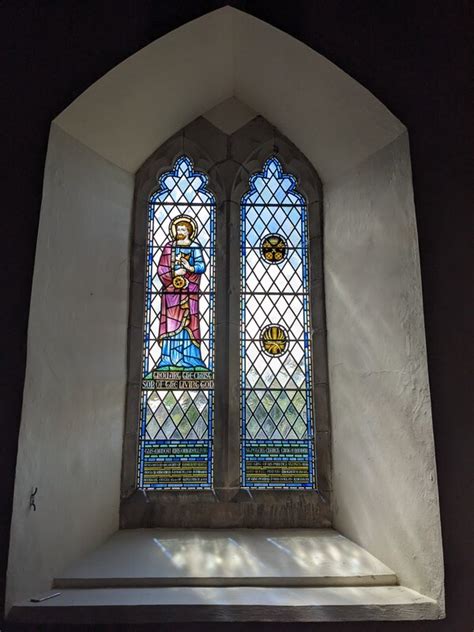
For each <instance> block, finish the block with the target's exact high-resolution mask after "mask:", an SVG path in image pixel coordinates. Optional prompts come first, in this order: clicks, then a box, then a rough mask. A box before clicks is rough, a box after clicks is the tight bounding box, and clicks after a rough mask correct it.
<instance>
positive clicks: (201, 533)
mask: <svg viewBox="0 0 474 632" xmlns="http://www.w3.org/2000/svg"><path fill="white" fill-rule="evenodd" d="M397 584H398V580H397V577H396V575H395V573H394V572H393V571H392V570H391V569H389V568H388V567H387V566H385V564H383V563H382V562H380V561H379V560H377V559H376V558H375V557H374V556H372V555H371V554H370V553H368V552H367V551H365V550H364V549H362V548H361V547H359V546H357V545H356V544H354V543H353V542H351V541H350V540H348V539H347V538H345V537H344V536H342V535H340V534H339V533H337V532H336V531H334V530H332V529H275V530H269V529H213V530H211V529H199V530H188V529H183V530H180V529H173V530H168V529H136V530H123V531H119V532H117V533H116V534H114V535H113V536H112V537H111V538H110V539H109V540H108V541H107V542H106V543H105V544H104V545H102V546H101V547H100V548H99V549H97V550H96V551H94V552H93V553H91V554H90V555H88V556H86V557H84V558H83V559H82V560H80V561H79V562H78V563H76V564H74V565H72V566H71V567H70V568H68V569H66V571H65V572H64V573H62V574H61V575H59V576H57V577H56V578H55V580H54V582H53V592H52V593H51V594H53V593H54V592H59V593H60V594H59V595H58V596H55V597H52V598H50V599H46V600H45V601H40V602H32V601H29V600H27V601H24V602H20V603H18V604H15V605H14V607H13V608H12V610H11V611H10V614H9V617H8V618H9V620H10V621H12V622H21V623H51V624H67V623H79V622H80V623H84V624H87V623H91V624H92V623H95V624H99V623H109V624H110V623H112V624H114V623H155V622H156V623H158V622H163V621H175V622H179V621H217V620H219V621H222V620H227V621H264V620H265V621H356V620H359V621H360V620H380V621H382V620H416V619H436V618H439V617H440V609H439V607H438V604H437V603H436V602H435V601H434V600H432V599H430V598H428V597H425V596H423V595H421V594H419V593H417V592H415V591H414V590H411V589H409V588H406V587H403V586H399V585H397Z"/></svg>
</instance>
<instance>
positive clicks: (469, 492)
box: [0, 0, 474, 632]
mask: <svg viewBox="0 0 474 632" xmlns="http://www.w3.org/2000/svg"><path fill="white" fill-rule="evenodd" d="M225 4H232V5H233V6H235V7H237V8H239V9H242V10H245V11H248V12H249V13H251V14H253V15H255V16H256V17H259V18H261V19H264V20H266V21H267V22H269V23H270V24H272V25H273V26H276V27H277V28H280V29H282V30H284V31H286V32H287V33H289V34H290V35H293V36H294V37H296V38H298V39H300V40H302V41H303V42H305V43H306V44H308V45H309V46H311V47H312V48H314V49H315V50H317V51H318V52H320V53H321V54H323V55H325V56H326V57H327V58H328V59H330V60H331V61H332V62H334V63H335V64H337V65H338V66H339V67H340V68H342V69H343V70H344V71H345V72H347V73H348V74H350V75H351V76H352V77H354V78H355V79H356V80H357V81H359V82H360V83H362V85H364V86H365V87H366V88H368V89H369V90H370V91H371V92H373V93H374V94H375V96H376V97H377V98H378V99H380V101H382V102H383V103H384V104H385V105H386V106H387V107H388V108H389V109H390V110H391V111H392V112H393V113H394V114H395V115H396V116H397V117H398V118H399V119H400V120H401V121H402V122H403V123H404V124H405V125H406V126H407V127H408V130H409V133H410V142H411V154H412V166H413V177H414V192H415V203H416V212H417V222H418V233H419V243H420V254H421V271H422V282H423V298H424V310H425V326H426V335H427V347H428V363H429V373H430V384H431V398H432V406H433V422H434V432H435V441H436V449H437V465H438V475H439V491H440V500H441V516H442V528H443V541H444V553H445V565H446V606H447V613H448V614H447V619H446V620H445V621H439V622H423V623H383V624H382V623H379V624H377V623H370V624H366V623H353V624H341V623H338V624H320V625H318V630H321V631H324V630H338V631H339V630H341V631H342V632H344V631H345V630H347V631H349V630H351V631H358V632H375V631H378V630H403V631H404V632H412V631H415V630H429V631H431V630H432V631H433V632H437V631H440V632H441V631H443V632H457V631H458V630H459V632H464V631H466V632H468V631H470V630H472V629H473V628H474V608H473V599H472V592H473V587H474V582H473V577H474V553H473V551H474V524H473V522H474V521H473V510H472V506H473V504H474V503H473V498H474V493H473V492H474V486H473V474H472V461H473V459H472V450H473V442H472V438H473V431H472V413H471V411H472V410H473V406H472V403H473V402H472V390H473V389H472V387H471V385H470V379H469V378H470V375H469V374H470V372H471V373H472V368H471V371H470V362H469V360H470V356H472V344H471V345H470V343H471V341H472V339H473V335H472V327H471V322H472V290H471V288H472V285H473V283H472V281H473V279H472V272H471V270H472V267H473V261H472V254H471V252H472V247H471V248H470V245H471V243H472V237H471V238H470V235H472V234H473V230H472V228H473V227H472V223H473V222H472V216H473V212H472V208H473V205H472V203H473V201H474V200H473V197H474V196H473V190H472V182H473V181H474V178H473V176H474V174H473V169H472V165H473V162H474V161H473V159H472V146H473V140H474V139H473V135H472V131H473V127H472V123H471V119H472V106H471V103H472V96H473V95H472V90H471V91H469V87H470V86H469V77H468V73H469V70H471V73H472V68H471V69H470V68H469V63H470V60H471V63H472V52H473V51H472V45H471V44H470V42H469V35H470V33H472V23H473V20H472V17H473V6H474V5H473V4H472V3H471V2H468V1H467V0H466V1H462V0H450V1H449V2H446V0H444V1H440V0H427V1H425V0H411V1H410V2H409V1H408V0H398V1H396V0H383V1H382V2H377V1H376V0H351V2H348V1H347V0H324V1H321V0H293V1H292V2H291V3H281V5H280V4H277V3H276V2H270V1H269V0H268V1H264V0H260V1H258V0H253V1H252V0H248V1H245V0H242V1H238V0H236V1H234V2H230V3H226V2H224V1H219V0H187V1H186V0H181V1H179V2H178V1H175V2H164V1H163V0H154V1H153V0H135V1H133V0H128V1H125V0H115V1H114V2H112V1H97V0H95V1H84V0H83V1H82V2H80V3H79V2H73V1H72V0H63V1H60V0H56V1H53V0H50V1H49V2H40V1H39V0H37V1H36V2H35V1H33V0H31V1H22V0H11V1H8V2H0V48H1V50H2V54H1V71H2V88H1V93H0V94H1V98H0V107H1V118H0V121H1V124H0V128H1V130H2V137H1V148H2V152H1V155H2V159H3V160H2V171H1V173H2V176H3V178H2V181H3V187H2V204H1V211H0V226H1V231H0V240H1V248H0V284H1V290H2V294H1V295H2V298H3V300H2V309H1V310H0V331H1V338H2V344H1V347H0V349H1V352H0V423H1V435H0V436H1V440H0V485H1V496H0V608H1V609H2V610H3V605H2V602H3V596H4V588H5V575H6V567H7V555H8V542H9V530H10V519H11V508H12V498H13V483H14V475H15V460H16V449H17V440H18V430H19V424H20V416H21V403H22V391H23V381H24V371H25V361H26V332H27V324H28V309H29V301H30V292H31V280H32V273H33V263H34V254H35V244H36V234H37V227H38V217H39V209H40V204H41V193H42V191H41V189H42V180H43V169H44V161H45V154H46V146H47V139H48V133H49V125H50V122H51V120H52V119H53V118H54V117H55V116H57V115H58V114H59V113H60V112H61V111H62V110H63V109H64V108H65V107H66V106H67V105H68V104H69V103H70V102H71V101H72V100H73V99H74V98H75V97H77V96H78V95H79V94H80V93H81V92H82V91H83V90H85V89H86V88H87V87H88V86H89V85H91V84H92V83H93V82H94V81H96V80H97V79H98V78H99V77H101V76H102V75H103V74H104V73H106V72H107V71H108V70H110V69H111V68H112V67H113V66H115V65H116V64H118V63H119V62H121V61H123V60H124V59H125V58H127V57H128V56H129V55H131V54H132V53H134V52H136V51H137V50H139V49H140V48H142V47H143V46H145V45H146V44H148V43H150V42H152V41H153V40H155V39H156V38H158V37H160V36H161V35H163V34H165V33H167V32H169V31H170V30H172V29H174V28H176V27H178V26H180V25H181V24H183V23H185V22H187V21H189V20H191V19H193V18H195V17H198V16H200V15H202V14H203V13H206V12H208V11H211V10H213V9H215V8H218V7H220V6H223V5H225ZM171 71H172V69H171V68H170V72H171ZM469 352H471V353H469ZM421 537H422V535H421ZM223 627H226V628H229V629H232V630H239V631H240V630H249V631H250V630H257V629H258V630H260V631H262V632H263V630H270V629H271V630H276V631H278V632H283V630H285V632H286V631H287V630H289V628H290V627H291V629H303V628H306V629H308V630H309V629H310V626H309V625H300V626H298V625H293V626H287V625H284V624H281V625H274V624H272V625H270V624H261V625H258V626H257V625H256V624H226V625H225V626H224V624H223V625H222V626H221V625H219V624H213V625H209V624H201V625H195V626H192V628H191V629H194V630H219V629H222V628H223ZM178 628H179V626H174V627H173V629H174V630H178ZM75 629H77V628H75ZM109 629H110V628H109ZM134 629H135V628H134ZM140 629H142V628H140ZM155 629H156V628H155ZM163 629H165V626H164V628H163ZM182 629H183V630H184V629H185V628H184V626H183V628H182ZM186 629H189V626H188V627H186Z"/></svg>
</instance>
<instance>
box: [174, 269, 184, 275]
mask: <svg viewBox="0 0 474 632" xmlns="http://www.w3.org/2000/svg"><path fill="white" fill-rule="evenodd" d="M185 274H186V270H185V269H184V268H178V269H177V270H175V271H174V275H175V276H184V275H185Z"/></svg>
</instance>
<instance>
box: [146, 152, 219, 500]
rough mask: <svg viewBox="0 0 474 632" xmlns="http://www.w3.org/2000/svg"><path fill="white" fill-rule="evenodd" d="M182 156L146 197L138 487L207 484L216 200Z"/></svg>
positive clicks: (211, 408)
mask: <svg viewBox="0 0 474 632" xmlns="http://www.w3.org/2000/svg"><path fill="white" fill-rule="evenodd" d="M207 180H208V178H207V176H205V175H204V174H202V173H200V172H196V171H195V170H194V167H193V163H192V161H191V160H190V158H188V157H187V156H181V157H180V158H178V159H177V160H176V162H175V164H174V166H173V169H172V170H171V171H169V172H167V173H165V174H163V175H162V176H161V177H160V179H159V186H158V189H157V190H156V191H155V192H154V193H153V194H152V195H151V197H150V200H149V215H148V237H147V246H146V288H145V327H144V346H143V376H142V378H143V379H142V391H141V410H140V415H141V420H140V437H139V454H138V481H139V485H138V486H139V487H140V488H151V489H167V488H168V489H173V488H174V489H202V488H209V487H211V485H212V436H213V414H214V299H215V297H214V247H215V243H214V242H215V238H214V235H215V199H214V196H213V195H212V193H211V192H210V191H209V190H208V189H207V188H206V185H207Z"/></svg>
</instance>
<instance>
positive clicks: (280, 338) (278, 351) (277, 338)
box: [260, 325, 288, 356]
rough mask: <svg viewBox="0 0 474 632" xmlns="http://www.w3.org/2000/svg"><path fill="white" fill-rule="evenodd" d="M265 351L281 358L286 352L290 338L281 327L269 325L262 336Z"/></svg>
mask: <svg viewBox="0 0 474 632" xmlns="http://www.w3.org/2000/svg"><path fill="white" fill-rule="evenodd" d="M260 340H261V343H262V347H263V350H264V351H265V352H266V353H268V354H269V355H271V356H280V355H282V354H283V353H285V351H286V347H287V345H288V336H287V335H286V331H285V330H284V329H283V327H280V325H269V326H268V327H265V329H264V330H263V331H262V334H261V338H260Z"/></svg>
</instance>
